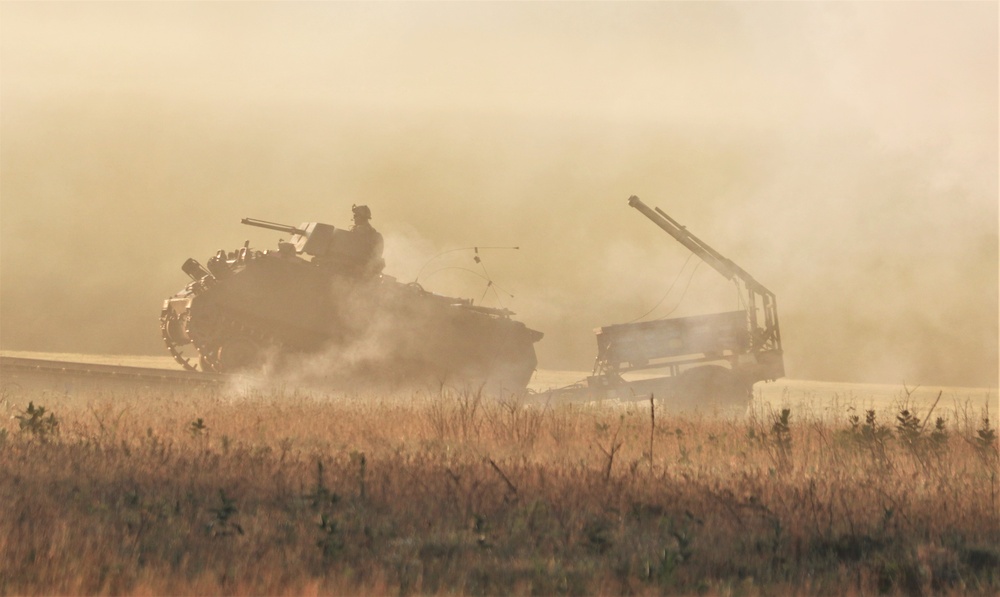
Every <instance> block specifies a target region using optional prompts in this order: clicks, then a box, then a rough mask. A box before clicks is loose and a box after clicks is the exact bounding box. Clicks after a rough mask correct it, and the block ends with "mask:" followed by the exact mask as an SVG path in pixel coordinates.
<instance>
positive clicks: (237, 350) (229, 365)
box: [215, 336, 264, 373]
mask: <svg viewBox="0 0 1000 597" xmlns="http://www.w3.org/2000/svg"><path fill="white" fill-rule="evenodd" d="M215 362H216V366H217V370H218V371H219V372H220V373H233V372H236V371H246V370H249V369H259V368H260V367H261V366H263V364H264V351H263V350H262V349H261V347H260V346H259V345H258V344H257V343H256V342H255V341H254V340H253V339H252V338H248V337H246V336H232V337H230V338H226V339H225V340H223V342H222V345H221V346H219V350H218V352H217V353H216V358H215Z"/></svg>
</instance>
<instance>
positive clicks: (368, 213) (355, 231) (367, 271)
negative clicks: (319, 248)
mask: <svg viewBox="0 0 1000 597" xmlns="http://www.w3.org/2000/svg"><path fill="white" fill-rule="evenodd" d="M351 211H353V212H354V226H352V227H351V235H352V236H353V237H354V239H355V243H354V246H355V247H357V251H358V253H357V254H358V255H359V257H360V258H361V259H362V262H361V263H359V264H358V265H359V267H360V269H361V273H362V274H363V275H364V276H366V277H367V276H377V275H378V274H380V273H382V268H384V267H385V260H384V259H382V248H383V242H382V235H381V234H379V232H378V231H377V230H375V229H374V228H372V225H371V224H370V223H369V220H371V219H372V210H370V209H368V206H367V205H352V206H351Z"/></svg>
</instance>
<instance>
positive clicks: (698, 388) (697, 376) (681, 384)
mask: <svg viewBox="0 0 1000 597" xmlns="http://www.w3.org/2000/svg"><path fill="white" fill-rule="evenodd" d="M677 384H678V388H677V393H678V397H679V398H680V399H681V400H682V401H683V402H684V403H685V404H686V405H689V406H692V407H695V408H703V407H717V406H746V405H747V404H749V402H750V399H751V397H752V395H753V394H752V386H751V385H749V384H747V383H746V382H744V381H743V380H741V379H740V378H739V377H738V376H737V375H736V374H734V373H733V372H732V371H731V370H730V369H727V368H725V367H721V366H719V365H704V366H701V367H695V368H693V369H688V370H687V371H684V372H683V373H681V374H680V376H679V377H678V379H677Z"/></svg>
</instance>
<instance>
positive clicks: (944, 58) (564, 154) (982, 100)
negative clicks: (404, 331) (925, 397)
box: [0, 2, 1000, 387]
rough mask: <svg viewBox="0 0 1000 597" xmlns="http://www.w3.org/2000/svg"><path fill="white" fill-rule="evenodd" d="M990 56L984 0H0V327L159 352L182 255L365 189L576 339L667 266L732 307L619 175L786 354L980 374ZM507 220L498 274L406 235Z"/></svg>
mask: <svg viewBox="0 0 1000 597" xmlns="http://www.w3.org/2000/svg"><path fill="white" fill-rule="evenodd" d="M997 57H998V4H997V3H995V2H970V3H960V2H942V3H933V2H921V3H895V2H877V3H840V2H838V3H819V2H808V3H784V2H782V3H731V2H726V3H686V2H685V3H672V2H664V3H654V2H643V3H624V2H615V3H611V2H608V3H594V2H588V3H574V2H559V3H492V2H484V3H479V2H476V3H453V2H440V3H411V2H407V3H392V2H380V3H347V2H344V3H320V2H303V3H295V2H281V3H279V2H274V3H266V2H256V3H241V2H213V3H192V2H164V3H158V2H101V3H87V2H72V3H57V2H43V3H38V2H31V3H18V2H3V3H0V347H2V348H4V349H12V350H18V349H20V350H51V351H75V352H107V353H142V354H161V353H164V354H165V351H163V348H162V343H161V341H160V338H159V329H158V316H159V309H160V306H161V301H162V300H163V299H164V298H166V297H167V296H169V295H170V294H172V293H174V292H176V291H177V290H180V289H181V288H182V287H183V286H184V284H185V283H186V281H187V278H186V276H185V275H184V274H183V273H182V272H181V271H180V265H181V263H183V261H184V260H185V259H187V258H188V257H195V258H197V259H199V260H202V261H205V260H207V258H208V257H209V256H210V255H211V254H213V253H214V252H215V251H217V250H218V249H222V248H225V249H234V248H236V247H238V246H241V245H242V243H243V241H244V240H247V239H249V240H251V243H252V245H254V246H255V247H257V248H260V249H265V248H273V247H274V245H275V243H276V242H277V240H278V237H279V236H280V235H279V234H277V233H273V234H272V233H270V232H267V231H263V230H256V229H250V228H247V227H244V226H241V225H240V224H239V220H240V218H242V217H257V218H263V219H269V220H276V221H283V222H288V223H293V224H297V223H299V222H303V221H309V220H316V221H323V222H328V223H331V224H334V225H338V226H347V225H348V224H349V220H350V206H351V204H352V203H366V204H368V205H369V206H371V208H372V211H373V212H374V219H373V224H374V225H375V226H376V228H378V229H379V230H380V231H382V232H383V234H384V235H385V237H386V260H387V262H388V265H387V268H386V273H388V274H392V275H395V276H397V277H398V278H400V279H401V280H405V281H409V280H413V279H414V278H415V277H416V276H417V273H418V272H419V271H421V268H423V270H422V272H423V273H421V275H420V281H421V283H423V284H424V285H425V286H426V287H427V288H429V289H431V290H435V291H438V292H442V293H446V294H458V295H461V296H467V297H470V298H474V299H476V301H477V302H479V301H480V300H482V302H483V303H484V304H486V305H490V306H493V305H497V304H500V305H502V306H506V307H509V308H511V309H513V310H514V311H516V312H517V313H518V318H519V319H521V320H522V321H525V322H526V323H527V324H528V325H529V326H531V327H533V328H535V329H538V330H541V331H543V332H545V333H546V337H545V339H544V340H542V342H540V343H539V344H538V345H537V347H538V353H539V360H540V366H541V367H545V368H565V369H589V368H590V367H591V365H592V362H593V358H594V355H595V354H596V343H595V342H594V338H593V329H594V328H596V327H599V326H601V325H607V324H611V323H621V322H625V321H631V320H633V319H636V318H638V317H640V316H642V315H643V314H645V313H646V312H647V311H649V310H650V309H651V308H653V307H654V305H656V304H657V303H658V302H659V301H660V300H661V299H662V298H663V297H664V293H666V292H667V289H668V288H670V287H671V284H673V283H674V282H675V280H678V283H677V284H676V285H675V286H674V290H673V292H672V293H671V294H670V295H668V296H667V297H666V298H665V299H664V300H663V302H662V303H661V304H660V306H659V307H658V308H657V309H655V310H654V311H653V312H652V313H651V314H650V316H649V317H660V316H663V315H666V314H667V313H668V312H672V314H673V315H691V314H697V313H702V312H711V311H714V310H728V309H735V308H737V303H736V297H735V293H734V291H733V288H732V286H731V284H729V283H727V282H725V281H723V280H722V279H721V278H720V277H719V276H718V274H716V273H715V272H714V271H713V270H712V269H711V268H709V267H707V266H702V267H699V268H697V270H694V274H693V276H690V282H688V280H689V275H690V273H691V271H692V269H693V267H694V265H695V263H696V260H692V261H691V262H688V263H687V267H686V268H685V269H683V270H682V267H683V266H684V264H685V262H686V260H687V258H688V253H687V250H686V249H684V248H683V247H682V246H681V245H679V244H678V243H676V242H675V241H674V240H673V239H671V238H670V237H668V236H667V235H666V234H664V233H663V232H662V231H660V230H659V229H658V228H656V227H655V226H654V225H653V224H652V223H650V222H649V221H647V220H646V219H645V218H644V217H643V216H642V215H641V214H639V213H638V212H636V211H635V210H632V209H631V208H629V207H628V206H627V203H626V200H627V198H628V197H629V195H631V194H637V195H639V196H640V197H641V198H642V199H643V200H644V201H645V202H646V203H648V204H650V205H657V206H659V207H661V208H663V209H664V210H665V211H666V212H667V213H669V214H670V215H671V216H673V217H674V218H676V219H677V220H679V221H680V222H681V223H682V224H685V225H687V226H688V227H689V229H690V230H692V231H693V232H695V234H698V235H699V236H701V237H702V238H703V239H704V240H706V241H707V242H708V243H710V244H711V245H712V246H714V247H715V248H716V249H717V250H719V251H720V252H721V253H722V254H724V255H725V256H727V257H729V258H731V259H732V260H734V261H735V262H737V263H738V264H740V265H741V266H742V267H744V268H745V269H746V270H748V271H749V272H750V273H751V274H753V275H754V276H755V277H756V279H757V280H759V281H760V282H761V283H763V284H764V285H766V286H767V287H769V288H770V289H771V290H772V291H774V292H775V294H776V295H777V297H778V309H779V314H780V317H781V324H782V334H783V340H784V346H785V351H786V367H787V371H788V375H789V376H790V377H796V378H805V379H810V378H811V379H820V380H843V381H879V382H887V383H902V382H906V383H908V384H910V385H913V384H917V383H921V384H953V385H981V386H992V387H996V385H997V376H998V360H1000V357H998V347H997V338H998V311H1000V307H998V298H997V297H998V234H997V232H998V209H997V207H998V121H997V112H998V110H997V106H998V105H1000V100H998V59H997ZM513 245H517V246H519V247H520V250H518V251H512V250H487V251H483V252H482V256H483V265H485V266H486V271H488V273H489V274H490V275H491V277H492V279H493V280H494V283H495V284H496V286H497V287H499V288H501V289H503V291H505V292H497V293H493V292H492V290H489V291H488V289H487V287H486V282H485V280H484V279H483V278H481V277H480V275H481V274H482V273H483V271H484V270H483V269H482V268H481V266H479V265H477V264H475V263H474V262H473V261H472V256H473V254H472V252H471V251H468V250H466V251H453V252H450V253H445V254H444V255H440V256H438V257H436V258H435V255H438V254H439V253H441V252H443V251H448V250H449V249H455V248H462V247H470V246H513ZM469 270H472V271H469ZM678 277H679V279H678ZM685 288H686V292H684V293H683V296H681V295H682V291H683V290H684V289H685ZM508 293H509V294H508ZM510 295H513V296H510ZM675 307H676V310H674V311H672V309H674V308H675Z"/></svg>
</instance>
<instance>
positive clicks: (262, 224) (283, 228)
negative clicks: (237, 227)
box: [240, 218, 306, 234]
mask: <svg viewBox="0 0 1000 597" xmlns="http://www.w3.org/2000/svg"><path fill="white" fill-rule="evenodd" d="M240 223H241V224H246V225H247V226H256V227H258V228H267V229H269V230H277V231H278V232H287V233H288V234H305V232H306V231H305V230H302V229H300V228H296V227H295V226H289V225H287V224H278V223H276V222H268V221H265V220H255V219H254V218H243V219H242V220H240Z"/></svg>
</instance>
